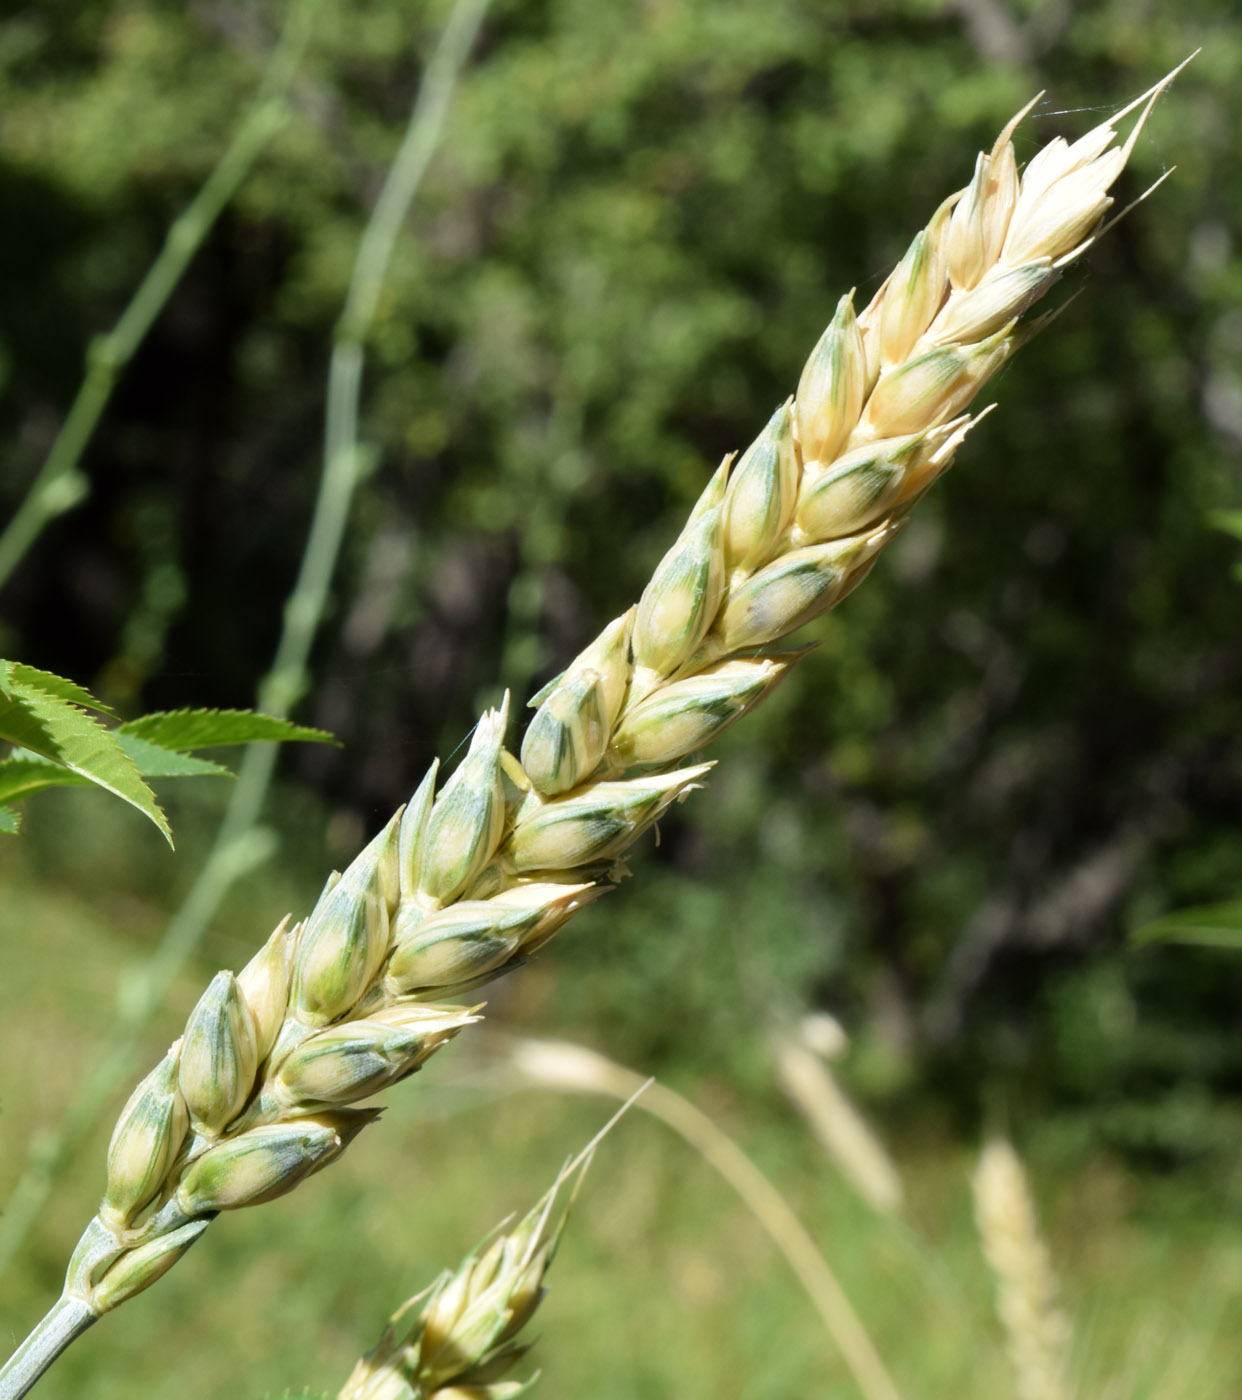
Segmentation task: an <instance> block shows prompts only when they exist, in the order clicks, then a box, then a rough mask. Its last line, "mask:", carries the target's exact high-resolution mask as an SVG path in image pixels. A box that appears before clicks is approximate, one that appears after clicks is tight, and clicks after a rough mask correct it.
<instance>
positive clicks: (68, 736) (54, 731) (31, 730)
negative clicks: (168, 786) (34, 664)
mask: <svg viewBox="0 0 1242 1400" xmlns="http://www.w3.org/2000/svg"><path fill="white" fill-rule="evenodd" d="M13 671H14V668H13V667H12V666H8V667H6V668H5V670H4V671H3V672H0V680H2V682H3V687H4V688H3V689H0V739H4V740H7V741H8V742H9V743H11V744H16V745H17V746H18V747H19V748H23V749H32V750H33V751H34V752H35V753H37V754H42V755H43V756H44V757H45V758H49V759H51V760H52V761H53V762H54V763H59V764H60V765H62V766H63V767H65V768H67V769H69V770H70V771H71V772H73V773H77V774H80V775H81V776H82V777H83V778H87V779H89V780H90V781H91V782H92V783H96V784H97V785H98V786H99V787H102V788H105V789H106V790H107V791H108V792H111V793H113V794H115V795H116V796H117V797H119V798H120V799H121V800H122V801H123V802H128V803H129V804H130V806H131V807H136V808H137V809H138V811H140V812H141V813H142V814H143V816H145V817H147V818H148V819H149V820H150V821H152V822H154V823H155V825H156V826H157V827H159V829H160V831H161V832H162V833H163V835H164V839H165V840H166V841H167V842H168V844H169V845H170V846H171V845H172V844H173V840H172V832H171V831H170V830H169V827H168V819H167V818H166V817H165V816H164V813H163V812H162V811H161V810H160V807H159V804H158V803H157V802H156V800H155V794H154V793H153V792H152V791H151V789H150V788H149V787H148V786H147V785H146V783H144V782H143V780H142V776H141V774H140V773H139V772H138V769H137V767H136V766H135V764H134V761H133V759H131V758H130V757H129V755H128V754H127V753H126V752H125V751H124V750H123V749H122V748H121V746H120V744H119V743H118V742H117V739H116V737H115V735H114V734H113V733H112V732H111V731H110V730H108V729H105V728H104V726H103V725H102V724H100V722H99V721H98V720H97V719H95V718H93V717H92V716H91V715H88V714H87V713H86V712H85V710H82V709H79V708H78V706H77V705H74V704H72V703H71V702H70V701H68V700H64V699H62V698H61V697H60V696H59V695H56V694H53V693H51V692H49V691H46V690H41V689H38V688H37V687H35V686H32V685H27V684H25V683H23V682H22V681H20V680H18V679H17V678H16V677H15V676H14V674H13Z"/></svg>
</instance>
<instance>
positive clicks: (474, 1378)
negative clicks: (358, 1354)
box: [337, 1085, 646, 1400]
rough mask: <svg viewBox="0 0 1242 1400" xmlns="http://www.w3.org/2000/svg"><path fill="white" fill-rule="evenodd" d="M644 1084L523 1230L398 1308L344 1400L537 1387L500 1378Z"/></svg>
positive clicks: (521, 1347)
mask: <svg viewBox="0 0 1242 1400" xmlns="http://www.w3.org/2000/svg"><path fill="white" fill-rule="evenodd" d="M645 1087H646V1085H643V1086H642V1087H641V1088H639V1089H638V1091H637V1093H635V1094H633V1095H632V1096H631V1097H630V1098H629V1099H628V1100H627V1101H626V1102H625V1103H624V1104H623V1105H622V1107H621V1108H620V1109H619V1110H618V1111H617V1113H616V1114H614V1116H613V1117H612V1118H611V1119H610V1120H609V1122H608V1123H606V1124H605V1125H604V1127H603V1128H602V1129H601V1130H600V1132H599V1133H598V1134H597V1135H596V1136H595V1138H594V1139H593V1140H592V1141H591V1142H590V1143H589V1144H588V1145H587V1146H586V1148H584V1149H583V1151H582V1152H580V1153H579V1154H578V1156H577V1157H575V1158H574V1159H573V1160H572V1161H570V1162H567V1163H566V1164H565V1166H564V1167H562V1168H561V1171H560V1173H559V1174H558V1175H557V1178H556V1180H555V1181H554V1182H553V1183H552V1185H551V1187H550V1188H549V1189H548V1191H547V1192H546V1193H545V1194H544V1196H543V1197H542V1198H541V1199H540V1200H539V1201H538V1202H537V1203H536V1204H535V1206H534V1207H533V1208H532V1209H531V1210H530V1211H528V1212H527V1214H526V1215H524V1216H523V1217H522V1219H521V1220H519V1221H518V1222H517V1224H515V1225H513V1226H512V1227H510V1228H505V1226H501V1227H500V1228H499V1229H497V1230H495V1231H494V1232H493V1233H492V1235H491V1236H490V1237H489V1238H487V1239H486V1240H484V1241H483V1242H482V1243H481V1244H480V1245H479V1246H478V1247H477V1248H476V1249H474V1250H472V1251H471V1252H470V1253H469V1254H467V1255H466V1257H465V1258H464V1259H463V1260H462V1261H461V1263H460V1264H458V1266H457V1268H456V1269H453V1270H451V1271H450V1270H445V1272H444V1273H443V1274H441V1275H440V1277H439V1278H438V1279H437V1280H436V1281H435V1282H434V1283H433V1284H432V1285H431V1287H430V1288H427V1289H425V1290H424V1291H423V1292H422V1293H419V1294H418V1295H416V1296H415V1297H413V1298H410V1299H409V1300H408V1301H407V1302H405V1303H403V1304H402V1305H401V1307H400V1308H398V1309H397V1311H396V1313H394V1314H393V1317H392V1320H391V1322H390V1323H389V1325H388V1327H387V1328H386V1329H385V1331H384V1335H383V1336H382V1337H381V1338H380V1340H379V1343H378V1344H377V1345H376V1347H375V1348H374V1349H373V1350H372V1351H369V1352H368V1353H367V1354H366V1355H365V1356H364V1357H362V1359H361V1360H360V1361H359V1362H358V1364H357V1365H356V1366H355V1367H354V1369H353V1371H352V1372H351V1373H350V1376H349V1379H348V1380H347V1381H346V1382H345V1384H344V1385H343V1386H342V1387H341V1391H340V1394H339V1395H338V1397H337V1400H416V1397H417V1400H431V1398H432V1397H433V1396H434V1397H435V1400H513V1397H515V1396H518V1395H520V1394H522V1393H523V1392H524V1391H525V1390H526V1389H527V1388H528V1386H529V1384H530V1382H523V1381H512V1380H502V1379H501V1377H502V1376H504V1375H505V1374H506V1373H507V1372H508V1371H509V1370H510V1369H511V1368H512V1367H513V1366H514V1365H515V1364H516V1363H517V1362H518V1361H520V1360H521V1358H522V1357H523V1356H525V1355H526V1353H527V1352H528V1351H529V1350H530V1345H529V1343H522V1342H520V1341H518V1333H519V1332H521V1331H522V1329H523V1328H524V1327H525V1326H526V1324H527V1323H528V1322H529V1321H530V1319H531V1318H532V1317H533V1316H534V1314H535V1310H536V1309H537V1308H538V1306H539V1304H540V1303H541V1302H542V1301H543V1297H544V1292H545V1290H544V1287H543V1279H544V1275H545V1274H546V1273H547V1271H548V1268H549V1266H550V1265H551V1263H552V1260H553V1259H554V1258H555V1256H556V1250H557V1246H558V1244H559V1243H560V1238H561V1234H562V1232H563V1231H564V1229H565V1224H566V1222H567V1221H568V1219H569V1212H570V1208H571V1207H572V1206H573V1203H574V1200H575V1199H576V1197H577V1194H578V1188H579V1187H580V1186H581V1185H582V1179H583V1177H584V1176H585V1175H586V1172H587V1168H588V1167H589V1166H590V1165H591V1160H592V1158H593V1156H594V1154H595V1149H596V1147H597V1146H598V1145H599V1143H600V1141H601V1140H602V1139H603V1137H604V1136H605V1134H606V1133H608V1131H609V1130H610V1129H611V1128H612V1126H613V1124H614V1123H616V1121H617V1119H618V1118H620V1117H621V1115H622V1114H623V1113H625V1112H626V1110H627V1109H628V1108H629V1106H630V1104H631V1103H633V1102H634V1099H635V1098H637V1097H638V1095H639V1094H641V1093H642V1092H643V1088H645ZM411 1314H413V1317H412V1320H411Z"/></svg>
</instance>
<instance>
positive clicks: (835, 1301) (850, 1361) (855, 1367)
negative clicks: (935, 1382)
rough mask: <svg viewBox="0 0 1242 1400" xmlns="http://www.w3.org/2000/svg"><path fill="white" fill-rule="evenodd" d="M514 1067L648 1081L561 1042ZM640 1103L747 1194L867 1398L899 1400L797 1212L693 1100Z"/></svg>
mask: <svg viewBox="0 0 1242 1400" xmlns="http://www.w3.org/2000/svg"><path fill="white" fill-rule="evenodd" d="M509 1063H510V1064H511V1065H512V1066H513V1068H514V1069H516V1070H517V1072H518V1073H519V1074H520V1075H521V1076H522V1077H523V1078H524V1079H526V1080H527V1081H528V1082H531V1083H536V1084H540V1085H542V1086H544V1087H549V1088H559V1089H562V1090H565V1091H568V1092H571V1093H572V1092H577V1093H593V1094H603V1095H605V1096H608V1097H612V1098H617V1099H622V1100H626V1099H629V1098H631V1097H633V1096H634V1095H635V1094H636V1093H637V1091H638V1090H639V1089H640V1088H641V1087H642V1085H643V1084H644V1082H646V1081H644V1079H643V1076H642V1075H641V1074H638V1073H637V1072H636V1071H635V1070H632V1069H629V1068H627V1067H626V1066H625V1065H619V1064H617V1063H616V1062H615V1061H614V1060H610V1059H608V1058H607V1057H606V1056H604V1055H601V1054H599V1053H598V1052H597V1051H594V1050H588V1049H586V1047H584V1046H581V1045H573V1044H570V1043H567V1042H562V1041H549V1040H535V1039H531V1038H525V1037H523V1038H520V1039H519V1038H515V1039H514V1040H513V1041H512V1042H511V1044H510V1050H509ZM636 1106H637V1107H638V1108H640V1109H642V1110H643V1111H644V1112H646V1113H650V1114H651V1115H652V1117H654V1118H658V1119H659V1120H660V1121H661V1122H662V1123H664V1124H665V1125H666V1126H668V1127H670V1128H672V1130H673V1131H674V1132H675V1133H676V1134H677V1135H678V1136H679V1137H680V1138H682V1140H683V1141H685V1142H687V1143H689V1145H690V1146H691V1147H693V1148H694V1150H695V1151H696V1152H697V1153H698V1154H699V1155H700V1156H701V1157H702V1158H703V1159H704V1161H706V1162H707V1164H708V1165H709V1166H710V1167H712V1168H713V1170H715V1171H716V1172H717V1173H718V1174H719V1175H720V1176H722V1177H723V1178H724V1179H725V1181H727V1182H728V1184H729V1185H730V1186H731V1187H732V1188H733V1190H734V1191H736V1192H737V1194H738V1196H740V1197H741V1199H742V1201H743V1202H744V1203H745V1205H746V1207H747V1208H748V1209H749V1210H750V1212H751V1213H752V1215H754V1217H755V1219H756V1220H757V1221H758V1222H759V1224H760V1225H761V1226H762V1227H763V1230H764V1231H765V1233H766V1234H767V1236H768V1238H769V1239H770V1240H771V1241H772V1243H773V1244H774V1245H775V1246H776V1247H777V1249H779V1250H780V1252H781V1253H782V1254H783V1255H784V1256H785V1259H786V1262H787V1263H788V1264H789V1267H790V1268H791V1269H792V1270H793V1271H794V1273H795V1274H796V1275H797V1277H798V1281H799V1282H800V1283H801V1284H802V1287H803V1289H804V1290H805V1292H806V1294H807V1297H808V1298H809V1299H810V1300H811V1303H812V1304H813V1305H814V1307H815V1310H816V1312H818V1313H819V1315H820V1318H821V1319H822V1321H823V1323H824V1326H825V1327H826V1328H827V1330H828V1333H829V1335H830V1336H831V1337H832V1339H833V1341H834V1342H835V1343H836V1346H837V1348H838V1350H839V1351H840V1353H841V1356H842V1357H843V1358H844V1360H845V1363H846V1365H847V1366H848V1367H849V1369H850V1371H851V1373H852V1374H853V1376H854V1379H855V1381H856V1382H857V1384H858V1389H859V1391H860V1392H861V1393H862V1395H863V1396H865V1397H866V1400H901V1397H900V1392H899V1391H898V1390H897V1387H896V1385H895V1384H894V1382H893V1379H892V1377H891V1376H890V1375H889V1374H888V1370H887V1369H886V1367H885V1365H884V1363H883V1361H882V1360H881V1359H880V1354H879V1352H878V1351H877V1350H876V1348H875V1345H874V1343H873V1342H872V1340H871V1338H870V1336H868V1334H867V1329H866V1328H865V1327H864V1326H863V1324H862V1321H861V1320H860V1319H859V1316H858V1314H857V1313H856V1312H855V1311H854V1307H853V1304H852V1303H851V1302H850V1300H849V1298H848V1297H847V1296H846V1293H845V1290H844V1288H842V1286H841V1284H840V1282H839V1280H838V1279H837V1276H836V1274H834V1273H833V1271H832V1268H831V1267H830V1265H829V1264H828V1261H827V1260H826V1259H825V1258H824V1256H823V1254H822V1253H821V1252H820V1250H819V1247H818V1246H817V1245H816V1243H815V1241H814V1240H813V1239H812V1238H811V1236H810V1235H809V1234H808V1233H807V1230H806V1227H805V1226H804V1225H803V1224H802V1222H801V1221H800V1220H799V1219H798V1217H797V1215H796V1214H795V1213H794V1210H793V1207H792V1206H790V1204H789V1202H788V1201H787V1200H786V1199H785V1197H784V1196H783V1195H782V1194H781V1193H780V1192H779V1191H778V1190H777V1189H776V1187H775V1186H773V1184H772V1183H771V1182H770V1181H769V1180H768V1178H767V1177H766V1176H765V1175H764V1174H763V1172H762V1171H760V1169H759V1168H758V1167H757V1166H756V1165H755V1163H754V1162H753V1161H751V1159H750V1158H749V1157H748V1156H747V1155H746V1153H745V1152H743V1151H742V1149H741V1148H740V1147H739V1146H738V1145H737V1143H736V1142H734V1141H733V1139H732V1138H731V1137H730V1136H729V1135H728V1134H727V1133H726V1132H724V1131H723V1129H721V1128H719V1127H717V1125H716V1124H715V1123H714V1122H713V1121H712V1120H711V1119H710V1118H709V1117H708V1116H707V1114H705V1113H704V1112H703V1111H702V1110H701V1109H699V1108H697V1107H696V1106H695V1105H694V1104H692V1103H691V1102H690V1100H689V1099H687V1098H684V1097H683V1096H682V1095H681V1094H678V1093H676V1092H675V1091H674V1090H672V1089H670V1088H668V1087H667V1086H666V1085H664V1084H660V1083H658V1082H651V1083H650V1086H649V1087H648V1089H647V1090H646V1092H645V1093H644V1094H643V1095H642V1097H641V1098H640V1099H638V1101H637V1105H636Z"/></svg>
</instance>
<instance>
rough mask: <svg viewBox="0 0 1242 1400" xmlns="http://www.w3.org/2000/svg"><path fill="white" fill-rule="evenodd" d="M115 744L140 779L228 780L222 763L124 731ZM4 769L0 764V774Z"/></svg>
mask: <svg viewBox="0 0 1242 1400" xmlns="http://www.w3.org/2000/svg"><path fill="white" fill-rule="evenodd" d="M113 733H114V734H115V735H116V741H117V743H118V744H120V746H121V747H122V748H123V749H124V750H125V752H126V753H127V754H128V755H129V756H130V758H132V759H133V760H134V765H135V767H136V768H137V769H138V771H139V772H140V773H141V774H142V776H143V777H144V778H199V777H204V778H206V777H210V778H232V777H234V776H236V775H235V774H234V773H233V771H232V769H229V768H226V767H225V766H224V764H223V763H215V762H213V760H211V759H210V758H195V757H194V756H193V755H192V754H188V753H180V752H179V751H178V750H177V749H166V748H165V747H164V746H163V745H162V744H153V743H152V742H151V741H150V740H149V739H140V738H139V737H138V735H137V734H130V733H128V732H127V731H126V730H125V729H121V728H118V729H115V730H114V731H113ZM3 771H4V765H3V764H0V773H2V772H3Z"/></svg>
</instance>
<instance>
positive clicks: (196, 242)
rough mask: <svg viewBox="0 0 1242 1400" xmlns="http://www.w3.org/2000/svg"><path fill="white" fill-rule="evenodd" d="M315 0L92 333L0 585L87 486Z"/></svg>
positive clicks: (285, 88) (263, 122) (273, 108)
mask: <svg viewBox="0 0 1242 1400" xmlns="http://www.w3.org/2000/svg"><path fill="white" fill-rule="evenodd" d="M319 3H320V0H290V3H289V8H288V11H287V13H286V18H285V24H284V28H283V30H282V31H281V35H280V38H279V40H278V41H277V43H276V46H275V48H274V49H273V50H272V54H271V57H270V58H269V60H268V62H267V66H266V68H265V69H264V72H263V76H262V78H261V79H260V81H259V87H258V90H257V91H256V93H255V95H254V98H253V100H252V101H251V104H250V107H249V108H248V110H247V111H246V114H245V116H244V117H243V118H242V120H241V123H240V125H239V126H238V128H237V131H236V133H235V134H234V136H233V139H232V140H231V141H230V142H229V144H228V147H227V149H226V150H225V152H224V154H223V155H222V156H221V157H220V160H219V162H218V164H217V165H216V167H215V169H214V170H212V172H211V174H210V175H209V176H208V177H207V179H206V181H204V183H203V185H202V187H201V188H200V189H199V191H198V193H197V194H196V195H195V196H194V198H193V199H192V200H191V201H190V203H189V205H188V206H187V207H186V208H185V210H184V211H183V212H182V213H181V214H180V215H179V216H178V217H177V218H176V219H174V220H173V222H172V224H171V225H170V227H169V229H168V232H167V234H166V235H165V237H164V246H163V247H162V248H161V249H160V252H159V255H158V256H157V257H156V259H155V261H154V262H153V263H152V264H151V267H150V269H149V270H148V272H147V275H146V276H145V277H144V278H143V279H142V282H141V284H140V285H139V287H138V290H137V291H136V292H135V293H134V295H133V298H132V300H131V301H130V303H129V305H128V306H127V307H126V308H125V310H124V311H123V312H122V313H121V317H120V319H119V320H118V321H117V323H116V325H115V326H113V328H112V329H111V330H110V331H109V332H108V333H107V334H106V335H102V336H98V337H97V338H96V339H95V340H94V341H92V343H91V345H90V347H89V348H88V350H87V354H86V375H85V377H84V378H83V380H82V384H81V386H80V388H79V389H78V392H77V396H76V397H75V398H74V400H73V403H72V405H71V406H70V408H69V412H68V413H67V414H66V415H65V420H64V422H63V423H62V424H61V427H60V431H59V432H58V433H57V435H56V439H55V441H54V442H53V443H52V448H51V451H50V452H49V453H48V455H47V458H46V460H45V461H44V463H43V466H42V467H41V468H40V469H39V472H38V474H37V475H36V476H35V479H34V481H33V482H31V485H30V489H29V491H27V493H26V496H25V497H24V499H23V500H22V502H21V504H20V505H19V506H18V508H17V510H16V512H15V513H14V515H13V518H12V519H11V520H10V521H9V523H8V524H7V525H6V526H5V527H4V530H3V532H2V533H0V588H2V587H3V586H4V584H5V583H7V582H8V580H9V578H10V576H11V575H12V573H13V570H14V569H16V568H17V566H18V564H20V563H21V561H22V559H23V558H24V557H25V556H26V553H27V551H28V550H29V549H30V548H31V546H32V545H33V544H34V542H35V540H36V539H38V537H39V535H40V534H41V533H42V531H43V529H44V527H45V526H46V525H47V524H48V523H49V522H50V521H52V520H54V519H55V518H56V517H57V516H58V515H61V514H63V513H64V512H65V511H67V510H71V509H72V508H73V507H74V506H75V505H77V504H78V503H79V502H80V501H82V500H83V499H84V498H85V497H86V496H87V495H88V494H89V491H90V484H89V482H88V480H87V478H86V477H85V476H83V475H82V473H81V472H80V471H79V470H78V463H79V462H80V461H81V460H82V455H83V453H84V452H85V451H86V448H87V446H88V445H89V443H90V440H91V437H92V435H93V434H94V431H95V428H96V427H97V425H98V423H99V420H100V418H101V417H102V416H103V413H104V410H105V409H106V408H107V406H108V402H109V400H110V399H111V398H112V391H113V389H115V387H116V384H117V381H118V380H119V379H120V377H121V373H122V371H123V370H124V369H125V367H126V366H127V365H128V364H129V362H130V360H132V359H133V357H134V355H135V354H136V353H137V352H138V349H139V347H140V346H141V345H142V342H143V341H144V340H145V339H146V335H147V332H148V331H149V330H150V329H151V327H152V325H153V324H154V323H155V320H156V318H157V317H158V316H159V314H160V312H161V311H163V309H164V307H165V305H166V304H167V302H168V299H169V297H170V296H172V294H173V292H174V291H175V290H176V287H177V284H178V283H179V282H180V281H181V279H182V277H183V276H184V275H185V271H186V269H187V268H188V267H189V265H190V263H191V262H192V261H193V260H194V257H195V255H196V254H197V252H198V250H199V249H200V248H201V247H202V246H203V243H204V242H205V241H206V239H207V236H208V234H210V232H211V230H212V228H213V227H214V226H215V222H216V220H217V219H218V218H219V217H220V215H221V213H223V211H224V210H225V208H227V206H228V205H229V203H230V202H231V201H232V199H233V196H234V195H235V194H236V193H237V191H238V189H239V188H240V186H241V184H242V182H243V181H244V180H245V178H246V176H247V175H249V174H250V171H251V170H252V169H253V168H254V164H255V162H256V161H257V160H258V159H259V157H260V156H261V155H262V154H263V152H264V150H266V148H267V146H268V143H269V142H270V141H271V140H272V138H273V137H274V136H275V135H276V134H277V132H279V131H280V129H281V127H282V126H283V125H284V123H285V121H286V119H287V117H288V114H289V107H288V94H289V88H290V85H291V84H292V82H293V79H294V76H295V74H296V73H297V70H298V65H299V64H300V62H301V59H302V54H303V52H304V51H305V48H306V44H307V41H308V39H309V38H310V32H311V26H312V20H313V18H314V11H315V10H316V8H317V7H318V5H319Z"/></svg>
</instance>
